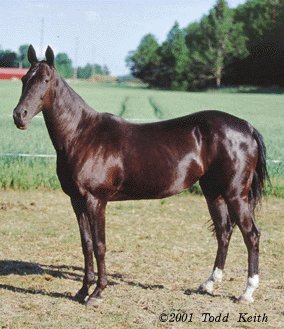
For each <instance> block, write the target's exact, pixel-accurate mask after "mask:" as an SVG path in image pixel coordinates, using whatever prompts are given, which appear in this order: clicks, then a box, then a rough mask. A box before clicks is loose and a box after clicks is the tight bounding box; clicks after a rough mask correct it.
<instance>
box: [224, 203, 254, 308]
mask: <svg viewBox="0 0 284 329" xmlns="http://www.w3.org/2000/svg"><path fill="white" fill-rule="evenodd" d="M227 204H228V209H229V213H230V216H231V218H232V219H233V220H234V221H235V222H236V223H237V225H238V226H239V228H240V230H241V232H242V235H243V238H244V241H245V244H246V247H247V250H248V279H247V287H246V290H245V291H244V293H243V294H242V295H241V296H240V298H239V301H246V302H253V301H254V300H253V298H252V294H253V292H254V290H255V289H256V288H257V287H258V283H259V279H258V255H259V237H260V230H259V229H258V227H257V226H256V223H255V221H254V218H253V214H252V211H251V210H250V207H249V204H248V200H247V197H244V198H243V197H234V198H229V199H228V200H227Z"/></svg>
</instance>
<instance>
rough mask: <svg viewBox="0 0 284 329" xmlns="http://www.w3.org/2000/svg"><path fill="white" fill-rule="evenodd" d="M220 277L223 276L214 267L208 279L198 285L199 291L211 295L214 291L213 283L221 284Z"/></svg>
mask: <svg viewBox="0 0 284 329" xmlns="http://www.w3.org/2000/svg"><path fill="white" fill-rule="evenodd" d="M222 276H223V272H222V270H220V269H219V268H218V267H216V268H215V269H214V270H213V272H212V273H211V275H210V277H209V279H208V280H206V281H205V282H203V283H202V284H201V285H200V287H199V290H202V291H206V292H208V293H209V294H212V293H213V289H214V283H215V282H221V281H222Z"/></svg>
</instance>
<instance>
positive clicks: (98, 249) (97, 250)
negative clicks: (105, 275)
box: [94, 243, 106, 259]
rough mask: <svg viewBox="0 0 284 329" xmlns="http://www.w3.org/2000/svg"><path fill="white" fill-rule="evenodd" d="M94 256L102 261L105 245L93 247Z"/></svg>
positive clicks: (99, 244)
mask: <svg viewBox="0 0 284 329" xmlns="http://www.w3.org/2000/svg"><path fill="white" fill-rule="evenodd" d="M94 249H95V250H94V252H95V256H96V258H98V259H103V258H104V256H105V253H106V244H105V243H98V244H97V245H95V248H94Z"/></svg>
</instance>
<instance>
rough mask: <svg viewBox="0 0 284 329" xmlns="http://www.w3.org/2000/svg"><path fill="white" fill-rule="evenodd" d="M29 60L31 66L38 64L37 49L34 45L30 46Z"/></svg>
mask: <svg viewBox="0 0 284 329" xmlns="http://www.w3.org/2000/svg"><path fill="white" fill-rule="evenodd" d="M28 60H29V62H30V63H31V64H34V63H37V62H38V60H37V57H36V52H35V49H34V47H33V46H32V45H30V46H29V49H28Z"/></svg>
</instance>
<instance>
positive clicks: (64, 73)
mask: <svg viewBox="0 0 284 329" xmlns="http://www.w3.org/2000/svg"><path fill="white" fill-rule="evenodd" d="M54 63H55V67H56V69H57V71H58V73H59V74H60V76H61V77H62V78H64V79H66V78H72V76H73V74H74V70H73V68H72V61H71V59H70V58H68V56H67V54H65V53H59V54H57V56H56V57H55V61H54Z"/></svg>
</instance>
